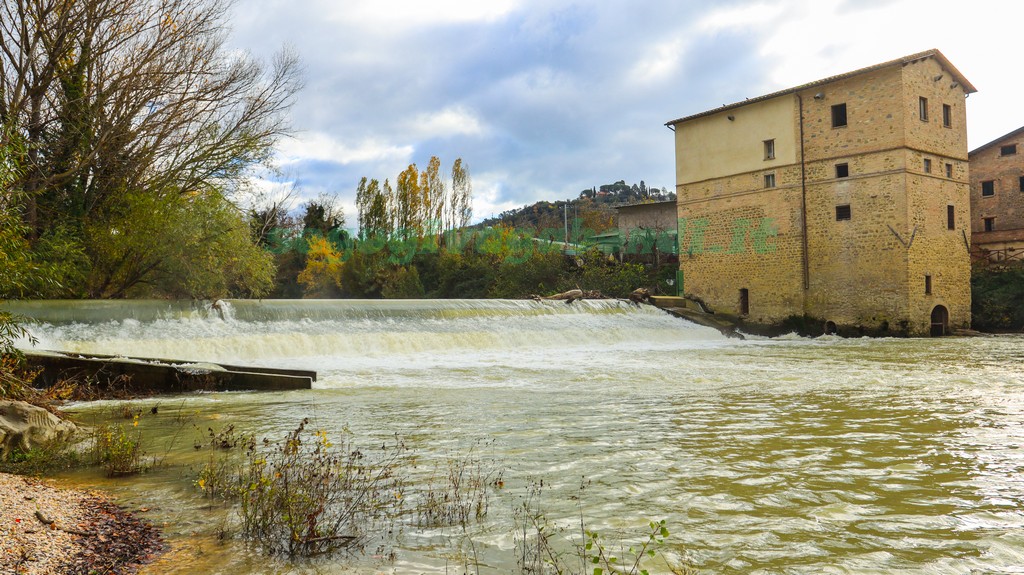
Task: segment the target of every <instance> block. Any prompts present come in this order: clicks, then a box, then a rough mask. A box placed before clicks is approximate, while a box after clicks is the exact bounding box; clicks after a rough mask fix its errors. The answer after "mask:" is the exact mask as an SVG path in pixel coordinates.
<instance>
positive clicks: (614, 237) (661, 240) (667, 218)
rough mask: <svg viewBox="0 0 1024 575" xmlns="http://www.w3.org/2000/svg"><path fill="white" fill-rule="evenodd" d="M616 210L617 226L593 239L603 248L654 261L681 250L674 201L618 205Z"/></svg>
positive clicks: (620, 254) (602, 249)
mask: <svg viewBox="0 0 1024 575" xmlns="http://www.w3.org/2000/svg"><path fill="white" fill-rule="evenodd" d="M615 211H616V213H617V218H616V219H617V222H618V226H617V227H616V228H613V229H609V230H606V231H604V232H602V233H600V234H597V235H595V236H592V237H591V238H590V239H591V241H592V242H594V243H595V245H597V247H598V248H600V249H601V251H603V252H605V253H608V254H613V255H617V256H620V257H625V256H641V257H644V258H645V259H651V260H652V261H658V260H660V261H664V260H661V258H662V256H670V255H675V254H677V253H678V251H677V248H678V246H679V242H678V241H677V238H676V201H675V200H670V201H663V202H646V203H640V204H629V205H625V206H618V207H616V208H615ZM647 256H650V258H647Z"/></svg>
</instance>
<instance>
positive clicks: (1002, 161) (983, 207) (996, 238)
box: [970, 130, 1024, 249]
mask: <svg viewBox="0 0 1024 575" xmlns="http://www.w3.org/2000/svg"><path fill="white" fill-rule="evenodd" d="M1018 132H1021V131H1020V130H1018V131H1016V132H1013V133H1011V134H1008V135H1006V136H1004V137H1002V138H1000V139H999V140H996V141H995V142H992V143H990V144H987V145H986V146H985V147H983V148H981V149H979V150H976V151H975V152H973V153H971V177H970V181H971V184H970V186H971V187H970V198H971V229H972V231H973V232H974V236H973V237H974V242H975V243H976V244H977V245H978V247H982V248H989V249H999V248H1004V247H1013V246H1017V247H1024V241H1021V239H1024V191H1022V190H1021V185H1020V178H1021V177H1022V176H1024V133H1018ZM1007 145H1016V146H1017V151H1016V153H1015V154H1010V155H1006V156H1003V155H1001V153H1000V152H1001V148H1002V146H1007ZM984 181H992V182H993V188H994V194H993V195H992V196H988V197H984V196H982V195H981V187H982V184H981V183H982V182H984ZM985 218H994V219H993V224H994V231H993V232H988V233H986V232H985Z"/></svg>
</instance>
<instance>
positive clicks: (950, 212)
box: [946, 206, 956, 230]
mask: <svg viewBox="0 0 1024 575" xmlns="http://www.w3.org/2000/svg"><path fill="white" fill-rule="evenodd" d="M946 229H947V230H955V229H956V208H955V207H953V206H946Z"/></svg>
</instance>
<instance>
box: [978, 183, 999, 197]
mask: <svg viewBox="0 0 1024 575" xmlns="http://www.w3.org/2000/svg"><path fill="white" fill-rule="evenodd" d="M981 195H982V196H983V197H988V196H994V195H996V181H995V180H988V181H985V182H982V183H981Z"/></svg>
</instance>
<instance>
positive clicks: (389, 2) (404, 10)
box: [330, 0, 520, 28]
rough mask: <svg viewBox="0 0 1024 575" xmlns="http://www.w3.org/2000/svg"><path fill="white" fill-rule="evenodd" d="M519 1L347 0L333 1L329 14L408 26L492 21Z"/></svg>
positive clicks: (336, 16)
mask: <svg viewBox="0 0 1024 575" xmlns="http://www.w3.org/2000/svg"><path fill="white" fill-rule="evenodd" d="M519 5H520V1H519V0H486V1H479V0H431V1H430V2H424V1H422V0H355V1H352V0H350V1H348V2H336V3H335V2H332V3H331V4H330V7H331V8H333V11H332V12H331V13H330V17H331V19H334V20H345V21H359V22H363V23H366V24H371V25H389V26H398V27H403V28H405V27H410V28H411V27H420V26H425V25H433V24H446V23H471V22H493V21H495V20H498V19H500V18H502V17H503V16H505V15H507V14H509V13H510V12H512V11H513V10H514V9H516V8H517V7H518V6H519Z"/></svg>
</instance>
